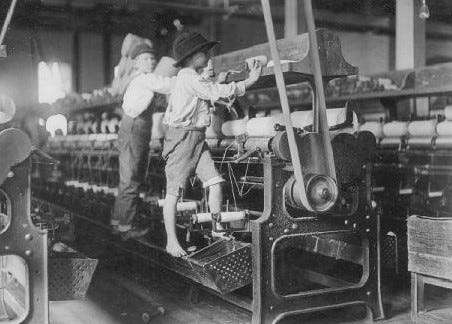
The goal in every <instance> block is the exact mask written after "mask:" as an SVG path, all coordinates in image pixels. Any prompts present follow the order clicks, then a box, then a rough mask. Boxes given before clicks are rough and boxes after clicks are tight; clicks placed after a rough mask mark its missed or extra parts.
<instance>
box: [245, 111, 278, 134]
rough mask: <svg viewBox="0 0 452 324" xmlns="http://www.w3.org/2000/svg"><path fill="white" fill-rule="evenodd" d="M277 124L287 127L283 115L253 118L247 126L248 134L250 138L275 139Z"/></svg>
mask: <svg viewBox="0 0 452 324" xmlns="http://www.w3.org/2000/svg"><path fill="white" fill-rule="evenodd" d="M276 124H280V125H285V123H284V117H283V114H277V115H273V116H268V117H259V118H251V119H250V120H249V121H248V123H247V124H246V132H247V133H248V136H250V137H273V136H275V135H276V131H275V125H276Z"/></svg>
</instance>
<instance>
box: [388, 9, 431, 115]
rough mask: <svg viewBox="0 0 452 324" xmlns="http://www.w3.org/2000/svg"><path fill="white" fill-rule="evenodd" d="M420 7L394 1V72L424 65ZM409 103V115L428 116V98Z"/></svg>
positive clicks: (423, 30) (423, 22)
mask: <svg viewBox="0 0 452 324" xmlns="http://www.w3.org/2000/svg"><path fill="white" fill-rule="evenodd" d="M420 5H421V4H420V0H396V40H395V41H396V60H395V65H396V70H403V69H412V68H416V67H421V66H424V65H425V43H426V40H425V38H426V34H425V21H424V20H422V19H420V18H419V8H420ZM410 101H411V104H410V107H409V110H408V111H409V113H414V114H416V115H417V116H427V115H428V113H429V109H428V98H417V99H416V100H410ZM406 113H407V111H405V114H406Z"/></svg>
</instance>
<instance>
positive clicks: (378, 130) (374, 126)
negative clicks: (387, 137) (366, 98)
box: [358, 122, 383, 139]
mask: <svg viewBox="0 0 452 324" xmlns="http://www.w3.org/2000/svg"><path fill="white" fill-rule="evenodd" d="M358 128H359V130H360V131H369V132H371V133H372V134H374V136H375V137H376V138H377V139H378V138H382V137H383V124H382V123H379V122H366V123H364V124H362V125H360V126H359V127H358Z"/></svg>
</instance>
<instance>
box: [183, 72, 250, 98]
mask: <svg viewBox="0 0 452 324" xmlns="http://www.w3.org/2000/svg"><path fill="white" fill-rule="evenodd" d="M187 86H188V87H189V88H190V90H191V91H192V94H193V95H194V96H197V97H199V98H200V99H203V100H210V101H217V100H218V99H220V98H228V97H231V96H243V95H244V94H245V83H244V82H243V81H240V82H237V83H236V82H231V83H228V84H220V83H217V82H212V81H209V80H205V79H203V78H202V77H201V76H191V78H190V82H187Z"/></svg>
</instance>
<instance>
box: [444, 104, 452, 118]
mask: <svg viewBox="0 0 452 324" xmlns="http://www.w3.org/2000/svg"><path fill="white" fill-rule="evenodd" d="M444 116H445V117H446V119H447V120H452V106H446V107H445V108H444Z"/></svg>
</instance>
